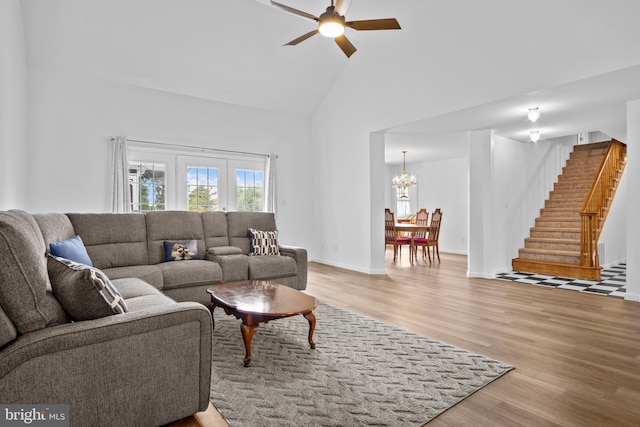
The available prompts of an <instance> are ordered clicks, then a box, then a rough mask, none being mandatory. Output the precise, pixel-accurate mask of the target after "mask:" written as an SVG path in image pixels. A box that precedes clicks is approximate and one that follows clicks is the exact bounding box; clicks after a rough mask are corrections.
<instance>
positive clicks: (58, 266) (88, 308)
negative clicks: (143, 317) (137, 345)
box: [48, 255, 127, 320]
mask: <svg viewBox="0 0 640 427" xmlns="http://www.w3.org/2000/svg"><path fill="white" fill-rule="evenodd" d="M48 267H49V278H50V279H51V287H52V288H53V293H54V295H55V296H56V298H57V299H58V301H60V303H61V304H62V306H63V307H64V309H65V311H66V312H67V313H68V314H69V316H70V317H71V318H72V319H74V320H91V319H98V318H100V317H105V316H110V315H112V314H122V313H126V312H127V304H126V303H125V301H124V299H123V298H122V295H120V292H118V289H116V287H115V286H113V284H112V283H111V281H110V280H109V278H108V277H107V275H106V274H104V273H103V272H102V271H100V270H99V269H97V268H95V267H91V266H88V265H85V264H80V263H78V262H75V261H71V260H68V259H66V258H60V257H56V256H53V255H50V256H49V259H48Z"/></svg>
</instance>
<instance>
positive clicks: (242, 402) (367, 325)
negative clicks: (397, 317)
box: [211, 302, 513, 427]
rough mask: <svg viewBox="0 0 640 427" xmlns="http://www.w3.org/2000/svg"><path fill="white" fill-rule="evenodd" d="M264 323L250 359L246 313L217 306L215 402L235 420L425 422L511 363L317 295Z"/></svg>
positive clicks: (243, 426) (252, 425) (254, 425)
mask: <svg viewBox="0 0 640 427" xmlns="http://www.w3.org/2000/svg"><path fill="white" fill-rule="evenodd" d="M315 314H316V318H317V325H316V331H315V333H314V336H313V338H314V341H315V343H316V349H315V350H311V349H310V348H309V344H308V342H307V333H308V328H309V324H308V323H307V320H306V319H305V318H304V317H302V316H294V317H289V318H285V319H279V320H275V321H272V322H269V323H266V324H264V323H261V324H260V326H259V327H258V329H257V331H256V334H255V335H254V337H253V341H252V345H251V350H252V360H251V365H250V366H249V367H247V368H245V367H244V366H243V363H242V361H243V358H244V345H243V343H242V336H241V333H240V320H238V319H236V318H235V317H233V316H227V315H225V314H224V311H223V310H221V309H217V310H216V311H215V330H214V331H213V366H212V377H211V401H212V402H213V404H214V405H215V407H216V408H217V409H218V410H219V411H220V413H221V414H222V415H223V416H224V418H225V419H226V420H227V421H228V422H229V424H231V426H232V427H262V426H264V427H267V426H269V427H270V426H278V427H280V426H420V425H423V424H424V423H426V422H428V421H429V420H431V419H433V418H435V417H436V416H437V415H438V414H440V413H442V412H444V411H445V410H447V409H448V408H450V407H451V406H453V405H455V404H456V403H458V402H460V401H461V400H463V399H464V398H466V397H467V396H469V395H470V394H472V393H473V392H475V391H477V390H479V389H480V388H482V387H484V386H485V385H487V384H489V383H490V382H491V381H493V380H495V379H497V378H499V377H500V376H502V375H503V374H505V373H506V372H508V371H510V370H511V369H513V366H510V365H507V364H505V363H502V362H500V361H496V360H492V359H489V358H486V357H484V356H480V355H477V354H474V353H470V352H468V351H465V350H462V349H460V348H456V347H453V346H451V345H448V344H445V343H442V342H439V341H436V340H432V339H430V338H427V337H424V336H421V335H418V334H415V333H411V332H407V331H405V330H402V329H399V328H397V327H394V326H391V325H388V324H385V323H382V322H379V321H377V320H373V319H371V318H367V317H364V316H362V315H359V314H356V313H352V312H349V311H346V310H343V309H340V308H337V307H335V306H331V305H328V304H326V303H322V302H318V308H317V309H316V310H315Z"/></svg>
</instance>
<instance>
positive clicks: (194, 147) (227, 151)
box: [109, 136, 278, 159]
mask: <svg viewBox="0 0 640 427" xmlns="http://www.w3.org/2000/svg"><path fill="white" fill-rule="evenodd" d="M115 140H116V139H115V138H114V137H112V136H110V137H109V141H115ZM127 141H130V142H137V143H139V144H151V145H161V146H164V147H173V148H190V149H192V150H202V151H204V150H207V151H217V152H219V153H231V154H244V155H248V156H259V157H269V154H264V153H251V152H248V151H236V150H224V149H221V148H209V147H197V146H195V145H182V144H171V143H167V142H156V141H142V140H139V139H129V138H127ZM277 158H278V155H277V154H276V159H277Z"/></svg>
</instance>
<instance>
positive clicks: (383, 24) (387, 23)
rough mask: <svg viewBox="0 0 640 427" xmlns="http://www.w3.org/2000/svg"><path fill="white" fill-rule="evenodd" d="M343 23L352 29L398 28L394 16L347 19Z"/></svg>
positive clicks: (398, 25)
mask: <svg viewBox="0 0 640 427" xmlns="http://www.w3.org/2000/svg"><path fill="white" fill-rule="evenodd" d="M345 25H346V26H347V27H349V28H353V29H354V30H358V31H363V30H400V29H401V28H400V24H398V21H397V20H396V19H395V18H388V19H366V20H364V21H349V22H345Z"/></svg>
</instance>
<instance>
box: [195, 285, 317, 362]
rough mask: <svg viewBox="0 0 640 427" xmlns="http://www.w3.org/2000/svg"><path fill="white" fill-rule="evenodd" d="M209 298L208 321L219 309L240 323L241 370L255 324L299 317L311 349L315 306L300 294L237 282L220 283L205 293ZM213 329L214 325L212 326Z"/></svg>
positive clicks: (289, 290)
mask: <svg viewBox="0 0 640 427" xmlns="http://www.w3.org/2000/svg"><path fill="white" fill-rule="evenodd" d="M207 292H208V293H209V294H210V295H211V304H209V310H211V318H212V319H213V311H214V310H215V308H216V307H222V308H223V309H224V311H225V313H226V314H228V315H234V316H235V317H236V318H238V319H241V320H242V324H241V325H240V330H241V331H242V339H243V341H244V347H245V351H246V355H245V358H244V366H249V364H250V363H251V340H252V338H253V335H254V334H255V332H256V329H257V328H258V324H259V323H264V322H268V321H270V320H276V319H282V318H284V317H290V316H296V315H298V314H301V315H303V316H304V317H305V319H307V321H308V322H309V337H308V339H309V346H310V347H311V348H312V349H314V348H316V344H315V343H314V342H313V331H314V330H315V327H316V316H315V315H314V314H313V310H314V309H315V308H316V307H317V305H318V302H317V301H316V299H315V298H314V297H312V296H309V295H307V294H305V293H303V292H300V291H297V290H295V289H292V288H289V287H287V286H284V285H278V284H275V283H271V282H265V281H258V280H241V281H236V282H228V283H222V284H217V285H214V286H212V287H211V288H209V289H207ZM213 327H214V329H215V323H214V325H213Z"/></svg>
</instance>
